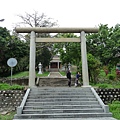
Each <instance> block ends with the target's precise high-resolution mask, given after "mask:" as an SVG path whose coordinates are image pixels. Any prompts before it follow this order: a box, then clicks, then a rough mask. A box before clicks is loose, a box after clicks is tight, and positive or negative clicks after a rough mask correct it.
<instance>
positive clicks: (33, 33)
mask: <svg viewBox="0 0 120 120" xmlns="http://www.w3.org/2000/svg"><path fill="white" fill-rule="evenodd" d="M98 30H99V29H98V28H59V27H58V28H46V27H33V28H15V31H16V32H17V33H31V37H30V61H29V86H30V87H32V86H35V77H36V75H35V58H36V55H35V54H36V42H53V43H55V42H81V56H82V78H83V87H90V85H89V77H88V64H87V51H86V38H85V33H97V32H98ZM36 33H80V38H36Z"/></svg>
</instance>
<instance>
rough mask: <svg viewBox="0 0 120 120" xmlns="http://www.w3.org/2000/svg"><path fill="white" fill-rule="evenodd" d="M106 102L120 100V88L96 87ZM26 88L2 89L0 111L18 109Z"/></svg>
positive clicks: (0, 91) (0, 92)
mask: <svg viewBox="0 0 120 120" xmlns="http://www.w3.org/2000/svg"><path fill="white" fill-rule="evenodd" d="M95 90H96V92H97V93H98V95H99V96H100V98H101V99H102V101H103V102H104V103H105V104H108V103H111V102H112V101H113V100H118V101H120V89H95ZM24 94H25V91H24V90H0V111H12V110H16V108H17V107H18V106H20V104H21V102H22V100H23V97H24Z"/></svg>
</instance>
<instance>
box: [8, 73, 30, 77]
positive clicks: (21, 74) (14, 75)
mask: <svg viewBox="0 0 120 120" xmlns="http://www.w3.org/2000/svg"><path fill="white" fill-rule="evenodd" d="M28 76H29V71H24V72H19V73H16V74H13V75H12V78H22V77H28ZM7 78H11V76H8V77H7Z"/></svg>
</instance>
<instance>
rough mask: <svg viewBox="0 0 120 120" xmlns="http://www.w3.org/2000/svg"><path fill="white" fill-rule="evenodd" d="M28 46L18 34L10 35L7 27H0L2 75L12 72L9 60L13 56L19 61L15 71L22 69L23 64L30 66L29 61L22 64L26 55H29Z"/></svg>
mask: <svg viewBox="0 0 120 120" xmlns="http://www.w3.org/2000/svg"><path fill="white" fill-rule="evenodd" d="M28 48H29V46H28V44H26V43H25V42H24V41H21V40H20V39H18V38H17V37H16V36H14V35H10V32H9V31H8V30H7V29H6V28H2V27H0V76H5V75H8V74H9V73H10V69H9V67H8V65H7V60H8V59H9V58H11V57H12V58H16V59H17V61H18V64H17V66H16V67H15V68H14V72H17V71H21V68H22V67H21V66H23V67H25V66H26V65H27V66H28V63H27V64H23V63H22V64H20V62H21V60H22V59H23V58H24V57H27V58H28V57H29V56H28ZM18 68H19V69H18Z"/></svg>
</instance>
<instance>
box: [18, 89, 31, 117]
mask: <svg viewBox="0 0 120 120" xmlns="http://www.w3.org/2000/svg"><path fill="white" fill-rule="evenodd" d="M29 92H30V88H28V89H27V91H26V93H25V95H24V97H23V100H22V103H21V105H20V106H19V107H17V115H21V114H22V110H23V107H24V105H25V103H26V100H27V97H28V95H29Z"/></svg>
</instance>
